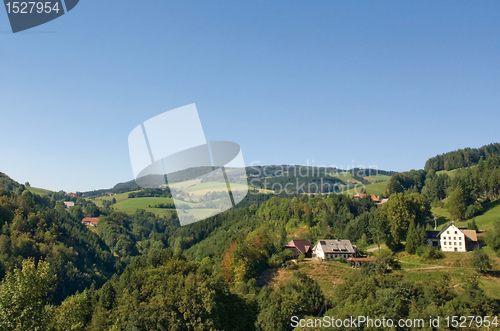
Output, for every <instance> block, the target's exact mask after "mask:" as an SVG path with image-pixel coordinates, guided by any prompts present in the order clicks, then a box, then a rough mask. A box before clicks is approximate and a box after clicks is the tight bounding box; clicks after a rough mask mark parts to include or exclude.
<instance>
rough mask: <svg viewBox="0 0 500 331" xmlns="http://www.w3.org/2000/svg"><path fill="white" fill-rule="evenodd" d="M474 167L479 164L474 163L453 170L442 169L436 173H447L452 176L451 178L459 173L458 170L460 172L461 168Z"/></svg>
mask: <svg viewBox="0 0 500 331" xmlns="http://www.w3.org/2000/svg"><path fill="white" fill-rule="evenodd" d="M474 167H477V164H474V165H472V166H470V167H467V168H459V169H453V170H440V171H437V172H436V174H447V175H448V176H450V178H452V179H453V178H455V176H456V175H457V172H459V171H460V170H462V169H472V168H474Z"/></svg>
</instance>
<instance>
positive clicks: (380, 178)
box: [363, 175, 391, 184]
mask: <svg viewBox="0 0 500 331" xmlns="http://www.w3.org/2000/svg"><path fill="white" fill-rule="evenodd" d="M363 178H364V179H366V180H367V181H368V182H370V183H372V184H373V183H375V182H388V181H389V179H391V176H387V175H377V176H368V177H363Z"/></svg>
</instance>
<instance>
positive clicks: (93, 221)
mask: <svg viewBox="0 0 500 331" xmlns="http://www.w3.org/2000/svg"><path fill="white" fill-rule="evenodd" d="M98 221H99V219H98V218H97V217H85V218H84V219H83V220H82V223H90V224H92V225H97V222H98Z"/></svg>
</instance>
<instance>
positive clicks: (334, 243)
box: [313, 239, 356, 261]
mask: <svg viewBox="0 0 500 331" xmlns="http://www.w3.org/2000/svg"><path fill="white" fill-rule="evenodd" d="M355 256H356V246H354V245H352V244H351V241H350V240H340V239H335V240H318V243H317V244H316V246H314V247H313V258H317V259H318V260H327V261H332V260H336V259H338V258H344V259H348V258H350V257H355Z"/></svg>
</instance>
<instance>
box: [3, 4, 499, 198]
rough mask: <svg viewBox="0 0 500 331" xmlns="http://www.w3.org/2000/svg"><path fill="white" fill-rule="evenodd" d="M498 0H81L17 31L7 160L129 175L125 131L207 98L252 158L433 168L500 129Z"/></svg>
mask: <svg viewBox="0 0 500 331" xmlns="http://www.w3.org/2000/svg"><path fill="white" fill-rule="evenodd" d="M499 17H500V2H498V1H478V2H473V1H387V2H382V1H367V2H363V1H342V2H341V1H314V2H308V1H288V0H287V1H245V2H241V1H163V0H157V1H151V0H150V1H123V0H106V1H90V0H81V1H80V4H79V5H78V6H77V7H75V9H74V10H73V11H71V12H70V13H68V14H66V15H64V16H62V17H61V18H59V19H57V20H54V21H52V22H49V23H47V24H45V25H42V26H40V27H37V28H34V29H32V30H29V31H28V32H26V33H18V34H12V33H10V26H9V24H8V20H7V14H6V12H5V11H4V10H3V9H2V10H0V171H1V172H4V173H6V174H8V175H9V176H11V177H12V178H14V179H15V180H17V181H20V182H23V183H24V182H25V181H30V182H31V184H32V185H33V186H36V187H43V188H48V189H52V190H61V189H62V190H66V191H77V190H78V191H85V190H90V189H98V188H108V187H112V186H113V185H115V184H116V183H117V182H123V181H127V180H130V179H132V178H133V174H132V168H131V165H130V159H129V155H128V146H127V137H128V134H129V133H130V131H131V130H132V129H133V128H134V127H135V126H137V125H138V124H139V123H141V122H143V121H145V120H147V119H149V118H151V117H153V116H155V115H158V114H160V113H162V112H165V111H167V110H170V109H173V108H176V107H180V106H183V105H187V104H190V103H196V105H197V107H198V111H199V114H200V118H201V121H202V124H203V126H204V130H205V135H206V137H207V139H208V140H229V141H234V142H237V143H239V144H240V145H241V147H242V150H243V155H244V157H245V162H246V163H247V164H250V163H251V162H252V161H259V162H260V163H261V164H306V162H307V161H308V160H309V162H310V163H312V160H314V164H317V165H318V164H324V165H338V166H343V167H347V166H351V165H352V164H353V160H354V164H355V165H377V166H378V167H379V168H380V169H387V170H397V171H403V170H409V169H419V168H423V166H424V163H425V161H426V160H427V159H428V158H429V157H432V156H434V155H436V154H439V153H443V152H447V151H451V150H455V149H458V148H463V147H479V146H482V145H484V144H488V143H491V142H499V141H500V136H499V131H500V130H499V124H500V93H499V92H500V19H499Z"/></svg>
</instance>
